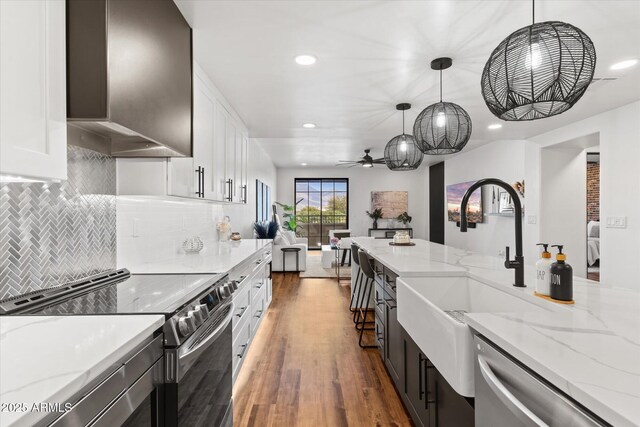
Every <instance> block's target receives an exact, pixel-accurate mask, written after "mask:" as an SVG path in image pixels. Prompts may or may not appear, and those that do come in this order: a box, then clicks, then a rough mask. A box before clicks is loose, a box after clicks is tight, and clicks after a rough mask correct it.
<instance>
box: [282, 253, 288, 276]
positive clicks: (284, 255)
mask: <svg viewBox="0 0 640 427" xmlns="http://www.w3.org/2000/svg"><path fill="white" fill-rule="evenodd" d="M286 260H287V253H286V252H282V272H283V273H286V272H287V269H286V267H285V265H286V264H285V261H286Z"/></svg>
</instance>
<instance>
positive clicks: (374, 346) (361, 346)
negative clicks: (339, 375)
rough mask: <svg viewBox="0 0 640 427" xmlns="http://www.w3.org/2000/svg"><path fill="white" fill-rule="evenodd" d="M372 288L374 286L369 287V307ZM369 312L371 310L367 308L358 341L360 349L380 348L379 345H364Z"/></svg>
mask: <svg viewBox="0 0 640 427" xmlns="http://www.w3.org/2000/svg"><path fill="white" fill-rule="evenodd" d="M372 287H373V286H370V287H369V293H368V295H367V305H368V304H369V301H370V300H371V288H372ZM368 311H369V309H368V308H366V309H365V312H364V315H365V317H364V319H363V322H362V329H360V339H358V345H359V346H360V348H378V345H377V344H376V345H363V344H362V335H363V333H364V330H365V328H364V324H365V320H366V316H367V312H368ZM368 330H371V328H369V329H368Z"/></svg>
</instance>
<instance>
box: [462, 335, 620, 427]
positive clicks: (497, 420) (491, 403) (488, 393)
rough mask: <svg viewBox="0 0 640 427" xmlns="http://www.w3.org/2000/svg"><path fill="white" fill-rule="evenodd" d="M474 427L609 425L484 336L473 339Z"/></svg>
mask: <svg viewBox="0 0 640 427" xmlns="http://www.w3.org/2000/svg"><path fill="white" fill-rule="evenodd" d="M474 341H475V355H476V357H475V420H476V427H497V426H509V427H524V426H526V427H530V426H535V427H544V426H562V427H583V426H609V425H610V424H607V423H606V422H604V421H602V420H600V419H598V418H597V417H596V416H595V415H593V414H590V413H589V412H588V411H587V410H586V409H584V408H582V407H580V406H579V405H578V404H577V403H576V402H574V401H572V400H571V399H570V398H569V397H567V396H565V395H564V394H563V393H562V392H560V391H559V390H557V389H555V388H554V387H553V386H552V385H551V384H547V383H546V382H544V381H543V380H542V379H541V378H538V377H537V376H535V375H534V374H532V373H531V372H530V371H529V370H528V369H527V368H525V367H524V366H523V365H521V364H520V363H519V362H518V361H516V360H514V359H513V358H511V357H510V356H508V355H506V354H505V353H504V352H502V351H501V350H499V349H498V348H497V347H496V346H495V345H494V344H492V343H490V342H489V341H487V340H486V339H484V337H480V336H477V335H476V336H475V338H474Z"/></svg>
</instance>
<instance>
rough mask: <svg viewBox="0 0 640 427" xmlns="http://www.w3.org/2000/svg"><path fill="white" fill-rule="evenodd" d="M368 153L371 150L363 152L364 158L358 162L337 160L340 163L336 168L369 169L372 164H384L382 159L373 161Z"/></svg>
mask: <svg viewBox="0 0 640 427" xmlns="http://www.w3.org/2000/svg"><path fill="white" fill-rule="evenodd" d="M370 152H371V149H369V148H367V149H366V150H364V156H362V158H361V159H360V160H339V162H340V163H338V164H337V165H336V166H349V167H350V168H352V167H354V166H358V165H361V166H362V167H363V168H371V167H373V165H374V164H376V165H384V164H385V162H384V157H381V158H379V159H374V158H373V157H371V156H370V155H369V153H370Z"/></svg>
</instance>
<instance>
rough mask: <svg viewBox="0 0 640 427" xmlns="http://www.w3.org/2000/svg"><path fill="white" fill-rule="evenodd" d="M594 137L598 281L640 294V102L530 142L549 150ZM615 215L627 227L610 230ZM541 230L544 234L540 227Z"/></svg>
mask: <svg viewBox="0 0 640 427" xmlns="http://www.w3.org/2000/svg"><path fill="white" fill-rule="evenodd" d="M593 134H599V145H600V218H601V221H602V224H601V227H600V254H601V258H602V266H601V268H600V281H601V282H603V283H607V284H611V285H614V286H623V287H628V288H633V289H639V290H640V280H638V278H639V277H640V256H639V255H638V253H639V251H640V191H639V188H640V142H639V141H640V101H637V102H634V103H631V104H629V105H626V106H623V107H620V108H616V109H614V110H611V111H607V112H605V113H602V114H598V115H596V116H593V117H590V118H587V119H584V120H581V121H579V122H576V123H572V124H571V125H567V126H563V127H561V128H559V129H556V130H553V131H551V132H547V133H545V134H542V135H539V136H537V137H535V138H532V141H534V142H536V143H537V144H539V145H540V146H542V147H548V146H552V145H556V144H561V143H564V142H565V141H570V140H574V139H576V138H579V137H583V136H588V135H593ZM528 186H529V184H527V187H528ZM528 191H529V188H527V192H528ZM538 191H545V190H544V189H542V190H538ZM612 216H625V217H626V218H627V228H625V229H619V228H607V227H606V226H605V224H606V219H607V217H612ZM568 221H570V220H568ZM532 227H533V226H532ZM533 228H535V227H533ZM537 228H538V230H537V232H538V233H540V229H539V224H538V227H537ZM535 232H536V230H533V231H532V234H535ZM583 234H584V232H583ZM568 262H569V263H571V256H570V255H569V257H568Z"/></svg>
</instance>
